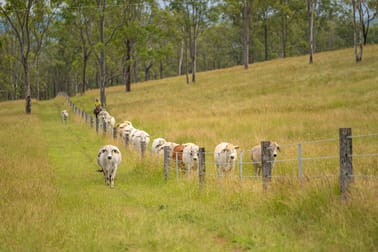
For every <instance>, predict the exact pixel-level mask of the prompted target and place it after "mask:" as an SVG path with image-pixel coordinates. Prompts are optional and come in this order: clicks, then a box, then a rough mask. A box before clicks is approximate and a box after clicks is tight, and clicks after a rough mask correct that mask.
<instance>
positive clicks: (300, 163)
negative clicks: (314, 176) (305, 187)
mask: <svg viewBox="0 0 378 252" xmlns="http://www.w3.org/2000/svg"><path fill="white" fill-rule="evenodd" d="M298 178H299V181H301V179H302V144H301V143H299V144H298Z"/></svg>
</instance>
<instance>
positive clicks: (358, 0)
mask: <svg viewBox="0 0 378 252" xmlns="http://www.w3.org/2000/svg"><path fill="white" fill-rule="evenodd" d="M352 12H353V31H354V56H355V58H356V62H360V61H362V52H363V23H364V21H363V18H364V17H363V9H362V0H352Z"/></svg>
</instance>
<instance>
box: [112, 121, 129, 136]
mask: <svg viewBox="0 0 378 252" xmlns="http://www.w3.org/2000/svg"><path fill="white" fill-rule="evenodd" d="M127 126H133V124H132V123H131V122H130V121H122V122H120V123H118V124H117V126H116V127H117V132H118V134H119V136H120V137H123V130H124V129H125V128H126V127H127Z"/></svg>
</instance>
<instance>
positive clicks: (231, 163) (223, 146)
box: [214, 142, 239, 173]
mask: <svg viewBox="0 0 378 252" xmlns="http://www.w3.org/2000/svg"><path fill="white" fill-rule="evenodd" d="M237 149H239V146H237V145H233V144H230V143H225V142H223V143H220V144H218V145H217V146H216V147H215V150H214V160H215V163H216V165H217V168H218V171H219V170H221V171H222V172H224V173H229V172H230V171H232V170H233V169H234V168H235V162H236V159H237V158H238V153H237V151H236V150H237Z"/></svg>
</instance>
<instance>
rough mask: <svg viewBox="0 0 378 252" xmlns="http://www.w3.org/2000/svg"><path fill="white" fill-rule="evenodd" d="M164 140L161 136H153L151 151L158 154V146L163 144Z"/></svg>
mask: <svg viewBox="0 0 378 252" xmlns="http://www.w3.org/2000/svg"><path fill="white" fill-rule="evenodd" d="M166 142H167V140H165V139H164V138H162V137H158V138H155V139H154V141H152V145H151V152H152V153H155V154H158V153H159V149H160V147H161V146H163V145H164V144H165V143H166Z"/></svg>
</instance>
